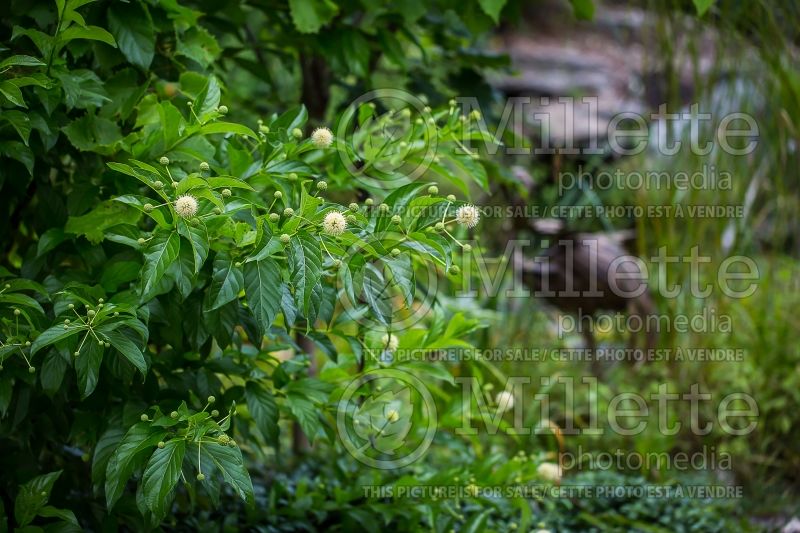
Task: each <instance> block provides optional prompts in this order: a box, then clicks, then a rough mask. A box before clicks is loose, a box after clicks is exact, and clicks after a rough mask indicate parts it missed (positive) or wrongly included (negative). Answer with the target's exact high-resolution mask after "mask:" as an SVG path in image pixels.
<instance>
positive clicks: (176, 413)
mask: <svg viewBox="0 0 800 533" xmlns="http://www.w3.org/2000/svg"><path fill="white" fill-rule="evenodd" d="M178 416H179V415H178V411H172V412H171V413H170V414H169V417H170V418H172V419H173V420H177V419H178Z"/></svg>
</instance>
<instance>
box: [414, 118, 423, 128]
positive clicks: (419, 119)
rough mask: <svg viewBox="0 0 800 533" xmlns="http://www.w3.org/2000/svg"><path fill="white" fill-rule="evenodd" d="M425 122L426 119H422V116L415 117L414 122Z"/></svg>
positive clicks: (418, 124) (419, 124)
mask: <svg viewBox="0 0 800 533" xmlns="http://www.w3.org/2000/svg"><path fill="white" fill-rule="evenodd" d="M423 122H425V121H424V120H422V117H417V118H415V119H414V124H416V125H417V126H422V123H423Z"/></svg>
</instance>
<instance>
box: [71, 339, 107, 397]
mask: <svg viewBox="0 0 800 533" xmlns="http://www.w3.org/2000/svg"><path fill="white" fill-rule="evenodd" d="M103 350H104V348H103V347H102V346H100V344H98V343H97V341H95V340H94V339H93V338H92V337H91V335H90V336H89V338H87V339H86V342H85V343H84V344H83V348H82V349H81V351H80V355H78V357H76V358H75V363H74V364H75V372H76V373H77V374H78V389H79V390H80V392H81V398H86V397H87V396H89V395H90V394H92V393H93V392H94V389H95V387H97V382H98V381H99V379H100V365H101V363H102V362H103Z"/></svg>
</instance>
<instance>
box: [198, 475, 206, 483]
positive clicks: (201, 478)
mask: <svg viewBox="0 0 800 533" xmlns="http://www.w3.org/2000/svg"><path fill="white" fill-rule="evenodd" d="M205 478H206V476H204V475H203V474H197V481H203V480H204V479H205Z"/></svg>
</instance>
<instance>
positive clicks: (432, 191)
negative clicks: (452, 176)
mask: <svg viewBox="0 0 800 533" xmlns="http://www.w3.org/2000/svg"><path fill="white" fill-rule="evenodd" d="M428 194H431V195H435V194H439V187H437V186H436V185H431V186H430V187H428Z"/></svg>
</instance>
